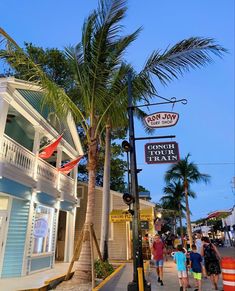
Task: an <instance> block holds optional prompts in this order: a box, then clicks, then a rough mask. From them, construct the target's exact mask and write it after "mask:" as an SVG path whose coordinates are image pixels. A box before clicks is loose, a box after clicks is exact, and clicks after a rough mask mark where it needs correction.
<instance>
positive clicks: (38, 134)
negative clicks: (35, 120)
mask: <svg viewBox="0 0 235 291" xmlns="http://www.w3.org/2000/svg"><path fill="white" fill-rule="evenodd" d="M34 130H35V133H34V141H33V153H34V154H35V155H36V154H37V153H38V151H39V149H40V140H41V136H42V129H41V127H40V126H39V125H35V126H34Z"/></svg>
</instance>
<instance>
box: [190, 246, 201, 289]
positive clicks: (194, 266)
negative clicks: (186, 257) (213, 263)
mask: <svg viewBox="0 0 235 291" xmlns="http://www.w3.org/2000/svg"><path fill="white" fill-rule="evenodd" d="M190 268H191V270H192V271H193V278H194V280H195V285H196V289H195V290H194V291H202V256H201V255H200V254H199V253H198V252H197V246H196V245H192V251H191V252H190Z"/></svg>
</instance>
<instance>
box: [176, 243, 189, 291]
mask: <svg viewBox="0 0 235 291" xmlns="http://www.w3.org/2000/svg"><path fill="white" fill-rule="evenodd" d="M177 250H178V252H175V254H174V261H175V263H176V266H177V271H178V278H179V284H180V291H186V290H187V285H188V280H187V277H188V276H187V264H186V255H185V254H184V252H183V246H182V245H178V246H177Z"/></svg>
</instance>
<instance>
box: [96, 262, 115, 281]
mask: <svg viewBox="0 0 235 291" xmlns="http://www.w3.org/2000/svg"><path fill="white" fill-rule="evenodd" d="M113 271H114V268H113V266H112V265H111V264H109V262H108V261H105V262H102V261H101V260H96V261H95V273H96V277H97V278H101V279H104V278H106V277H108V276H109V275H110V274H111V273H113Z"/></svg>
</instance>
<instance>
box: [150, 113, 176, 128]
mask: <svg viewBox="0 0 235 291" xmlns="http://www.w3.org/2000/svg"><path fill="white" fill-rule="evenodd" d="M178 119H179V114H178V113H176V112H156V113H153V114H151V115H148V116H146V117H144V121H145V123H146V125H147V126H148V127H149V128H159V127H169V126H174V125H176V123H177V122H178Z"/></svg>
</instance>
